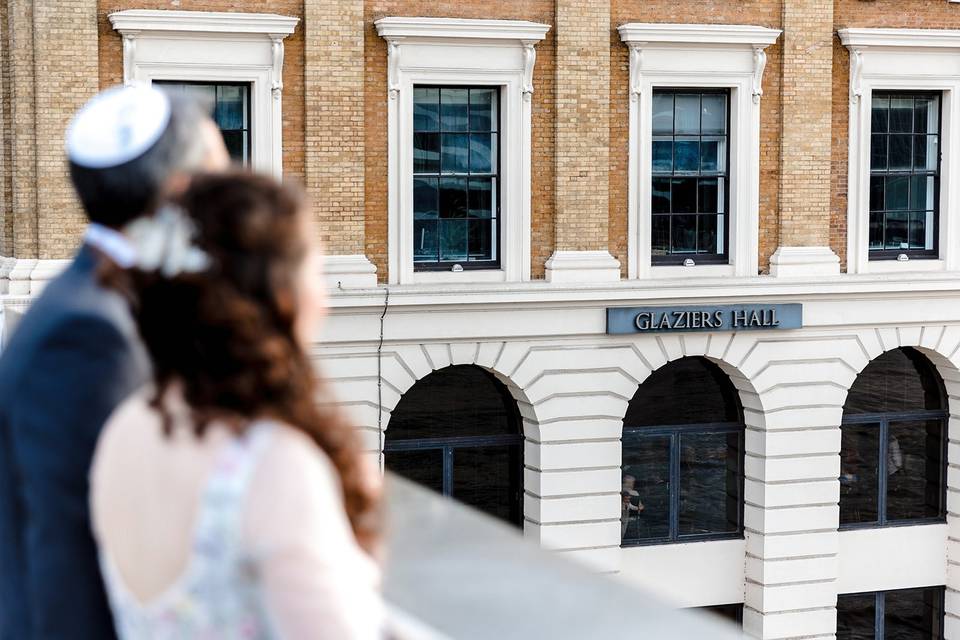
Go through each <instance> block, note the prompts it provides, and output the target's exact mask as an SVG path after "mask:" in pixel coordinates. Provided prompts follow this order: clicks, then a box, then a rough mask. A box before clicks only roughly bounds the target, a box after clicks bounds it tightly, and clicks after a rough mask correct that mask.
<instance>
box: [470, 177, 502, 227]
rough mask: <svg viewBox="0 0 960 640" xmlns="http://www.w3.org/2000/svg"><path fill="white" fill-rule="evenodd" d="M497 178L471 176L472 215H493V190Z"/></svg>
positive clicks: (482, 216) (476, 216) (480, 216)
mask: <svg viewBox="0 0 960 640" xmlns="http://www.w3.org/2000/svg"><path fill="white" fill-rule="evenodd" d="M495 182H496V178H470V183H469V187H470V194H469V205H470V217H471V218H490V217H493V190H494V184H495Z"/></svg>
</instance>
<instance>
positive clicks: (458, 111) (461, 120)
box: [440, 88, 468, 146]
mask: <svg viewBox="0 0 960 640" xmlns="http://www.w3.org/2000/svg"><path fill="white" fill-rule="evenodd" d="M467 93H468V90H467V89H447V88H444V89H441V90H440V129H441V130H443V131H466V130H467V123H468V118H467V104H468V103H467ZM464 146H466V145H464Z"/></svg>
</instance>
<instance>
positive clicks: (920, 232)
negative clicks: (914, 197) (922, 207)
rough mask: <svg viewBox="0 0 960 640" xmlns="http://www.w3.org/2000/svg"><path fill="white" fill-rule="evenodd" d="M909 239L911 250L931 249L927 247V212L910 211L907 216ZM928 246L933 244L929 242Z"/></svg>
mask: <svg viewBox="0 0 960 640" xmlns="http://www.w3.org/2000/svg"><path fill="white" fill-rule="evenodd" d="M908 224H909V234H908V235H909V238H910V248H911V249H932V248H933V246H929V247H928V246H927V244H928V243H927V212H926V211H911V212H910V216H909V221H908ZM929 244H930V245H932V244H933V243H932V242H930V243H929Z"/></svg>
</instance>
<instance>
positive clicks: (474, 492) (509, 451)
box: [452, 446, 522, 522]
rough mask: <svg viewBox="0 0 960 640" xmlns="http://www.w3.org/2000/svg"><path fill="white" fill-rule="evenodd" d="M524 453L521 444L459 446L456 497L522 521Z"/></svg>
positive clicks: (455, 457)
mask: <svg viewBox="0 0 960 640" xmlns="http://www.w3.org/2000/svg"><path fill="white" fill-rule="evenodd" d="M521 453H522V452H521V449H520V447H519V446H507V447H469V448H460V449H457V450H456V451H455V452H454V454H453V490H452V495H453V497H454V498H456V499H457V500H459V501H461V502H464V503H466V504H468V505H470V506H471V507H474V508H476V509H480V510H481V511H483V512H485V513H487V514H489V515H492V516H494V517H496V518H500V519H501V520H506V521H508V522H516V521H518V520H519V519H520V514H521V501H522V492H521V490H520V487H521V486H522V483H521V481H520V474H521V471H522V466H521V460H520V456H521Z"/></svg>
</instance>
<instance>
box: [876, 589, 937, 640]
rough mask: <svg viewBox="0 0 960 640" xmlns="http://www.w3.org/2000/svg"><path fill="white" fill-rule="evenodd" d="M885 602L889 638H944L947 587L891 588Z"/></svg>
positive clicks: (931, 639)
mask: <svg viewBox="0 0 960 640" xmlns="http://www.w3.org/2000/svg"><path fill="white" fill-rule="evenodd" d="M883 602H884V605H883V608H884V615H883V627H884V629H883V630H884V637H885V638H887V639H888V640H939V639H940V638H941V637H943V587H933V588H929V589H905V590H902V591H887V592H886V593H884V594H883Z"/></svg>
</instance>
